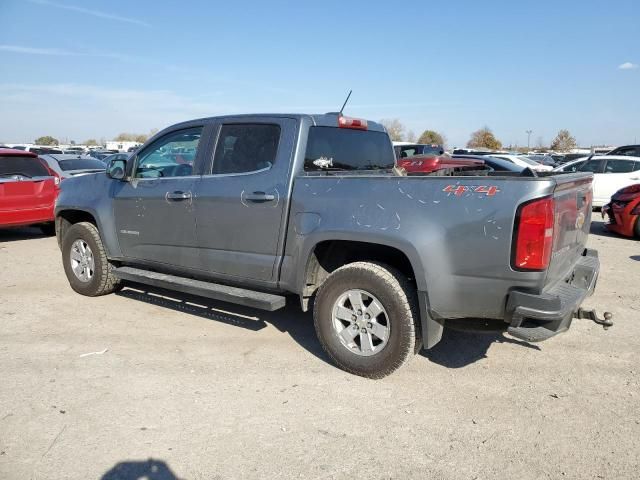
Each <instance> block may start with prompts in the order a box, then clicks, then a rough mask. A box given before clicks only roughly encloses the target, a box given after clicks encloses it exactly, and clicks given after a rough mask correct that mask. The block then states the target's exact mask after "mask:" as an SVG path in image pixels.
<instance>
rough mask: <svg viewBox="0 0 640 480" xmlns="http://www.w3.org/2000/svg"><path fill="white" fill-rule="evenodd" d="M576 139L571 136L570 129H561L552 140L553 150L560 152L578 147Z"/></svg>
mask: <svg viewBox="0 0 640 480" xmlns="http://www.w3.org/2000/svg"><path fill="white" fill-rule="evenodd" d="M576 145H577V143H576V139H575V138H573V137H572V136H571V134H570V133H569V130H565V129H563V130H560V131H559V132H558V135H556V138H554V139H553V142H551V150H556V151H558V152H567V151H569V150H571V149H572V148H576Z"/></svg>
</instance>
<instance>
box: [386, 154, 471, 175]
mask: <svg viewBox="0 0 640 480" xmlns="http://www.w3.org/2000/svg"><path fill="white" fill-rule="evenodd" d="M397 165H398V167H401V168H403V169H404V170H405V171H406V172H407V174H417V173H427V174H428V173H433V172H436V171H440V170H450V169H457V170H465V169H469V168H478V167H480V168H482V167H483V166H484V162H483V161H482V160H477V159H469V158H451V157H449V156H442V157H440V156H433V155H415V156H413V157H406V158H399V159H398V160H397Z"/></svg>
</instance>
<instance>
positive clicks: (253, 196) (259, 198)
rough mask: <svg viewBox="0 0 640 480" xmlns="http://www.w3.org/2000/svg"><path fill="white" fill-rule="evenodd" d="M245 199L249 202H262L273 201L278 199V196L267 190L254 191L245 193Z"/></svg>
mask: <svg viewBox="0 0 640 480" xmlns="http://www.w3.org/2000/svg"><path fill="white" fill-rule="evenodd" d="M244 199H245V200H248V201H249V202H255V203H262V202H271V201H273V200H275V199H276V196H275V195H271V194H269V193H265V192H253V193H249V194H247V195H245V196H244Z"/></svg>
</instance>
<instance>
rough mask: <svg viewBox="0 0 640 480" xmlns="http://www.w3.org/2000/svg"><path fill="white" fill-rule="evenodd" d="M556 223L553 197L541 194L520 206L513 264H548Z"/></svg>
mask: <svg viewBox="0 0 640 480" xmlns="http://www.w3.org/2000/svg"><path fill="white" fill-rule="evenodd" d="M553 224H554V202H553V198H551V197H545V198H540V199H538V200H533V201H531V202H528V203H525V204H524V205H521V206H520V208H519V209H518V213H517V214H516V225H515V234H514V251H513V258H512V266H513V268H515V269H516V270H544V269H546V268H547V267H548V266H549V261H550V260H551V249H552V248H553Z"/></svg>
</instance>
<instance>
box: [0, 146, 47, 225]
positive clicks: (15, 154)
mask: <svg viewBox="0 0 640 480" xmlns="http://www.w3.org/2000/svg"><path fill="white" fill-rule="evenodd" d="M59 191H60V179H59V178H58V177H56V176H54V175H53V173H52V172H51V170H49V168H48V167H47V166H46V165H45V164H44V162H43V161H42V160H40V159H39V158H38V156H37V155H36V154H35V153H32V152H25V151H22V150H13V149H8V148H0V228H3V227H19V226H26V225H38V226H40V228H41V230H42V231H43V233H45V234H47V235H53V234H55V227H54V223H53V222H54V215H53V208H54V204H55V201H56V198H57V197H58V193H59Z"/></svg>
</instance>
